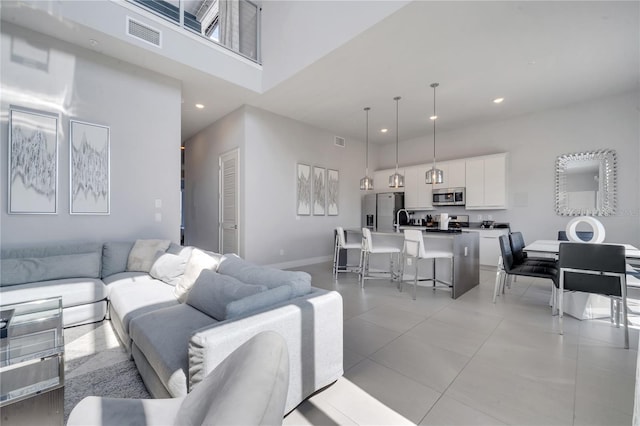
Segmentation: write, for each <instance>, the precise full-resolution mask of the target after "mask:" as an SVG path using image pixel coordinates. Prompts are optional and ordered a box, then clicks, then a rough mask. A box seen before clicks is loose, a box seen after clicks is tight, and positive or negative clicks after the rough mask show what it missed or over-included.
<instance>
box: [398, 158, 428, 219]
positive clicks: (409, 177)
mask: <svg viewBox="0 0 640 426" xmlns="http://www.w3.org/2000/svg"><path fill="white" fill-rule="evenodd" d="M429 169H430V167H427V166H424V165H422V166H412V167H406V168H405V169H404V207H405V208H406V209H409V210H430V209H432V208H433V205H432V202H433V197H432V190H431V186H432V185H430V184H429V185H428V184H426V183H425V174H426V172H427V170H429Z"/></svg>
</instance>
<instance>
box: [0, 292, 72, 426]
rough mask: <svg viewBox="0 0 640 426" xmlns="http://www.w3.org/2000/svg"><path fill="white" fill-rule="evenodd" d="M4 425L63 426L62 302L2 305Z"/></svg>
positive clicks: (0, 404)
mask: <svg viewBox="0 0 640 426" xmlns="http://www.w3.org/2000/svg"><path fill="white" fill-rule="evenodd" d="M0 313H1V315H0V316H1V317H2V318H1V320H0V326H1V328H0V330H1V334H0V423H2V425H3V426H11V425H36V424H37V425H62V424H63V419H64V336H63V328H62V298H60V297H54V298H49V299H42V300H34V301H30V302H24V303H17V304H13V305H5V306H0Z"/></svg>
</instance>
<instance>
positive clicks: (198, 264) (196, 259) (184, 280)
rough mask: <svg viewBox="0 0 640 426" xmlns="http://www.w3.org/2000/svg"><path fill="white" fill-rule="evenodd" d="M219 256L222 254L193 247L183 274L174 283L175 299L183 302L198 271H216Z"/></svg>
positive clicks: (197, 275)
mask: <svg viewBox="0 0 640 426" xmlns="http://www.w3.org/2000/svg"><path fill="white" fill-rule="evenodd" d="M221 258H222V255H220V254H217V253H210V254H208V253H205V252H204V251H202V250H200V249H197V248H194V249H193V250H192V251H191V256H189V261H188V262H187V266H186V268H185V270H184V274H183V275H182V277H181V278H180V281H179V282H178V283H177V284H176V288H175V290H174V295H175V296H176V299H178V301H179V302H180V303H183V302H184V301H185V299H186V297H187V293H189V290H191V287H193V284H194V283H195V282H196V280H197V279H198V277H199V276H200V273H201V272H202V271H203V270H205V269H209V270H212V271H216V270H217V269H218V264H220V259H221Z"/></svg>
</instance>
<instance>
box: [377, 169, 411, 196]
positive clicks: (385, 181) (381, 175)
mask: <svg viewBox="0 0 640 426" xmlns="http://www.w3.org/2000/svg"><path fill="white" fill-rule="evenodd" d="M395 172H396V168H395V167H394V168H393V169H385V170H378V171H376V172H373V190H374V191H375V192H404V190H405V189H404V188H397V189H396V188H389V176H391V175H392V174H394V173H395ZM398 173H400V174H402V175H404V174H405V170H404V168H398ZM406 179H407V177H406V175H405V185H406Z"/></svg>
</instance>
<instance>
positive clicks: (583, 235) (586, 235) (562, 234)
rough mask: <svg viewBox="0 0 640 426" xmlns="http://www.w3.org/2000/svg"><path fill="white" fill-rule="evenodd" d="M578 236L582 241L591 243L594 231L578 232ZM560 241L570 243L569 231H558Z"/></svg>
mask: <svg viewBox="0 0 640 426" xmlns="http://www.w3.org/2000/svg"><path fill="white" fill-rule="evenodd" d="M576 235H577V236H578V238H580V239H581V240H582V241H589V240H591V238H593V231H576ZM558 241H569V237H567V231H558Z"/></svg>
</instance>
